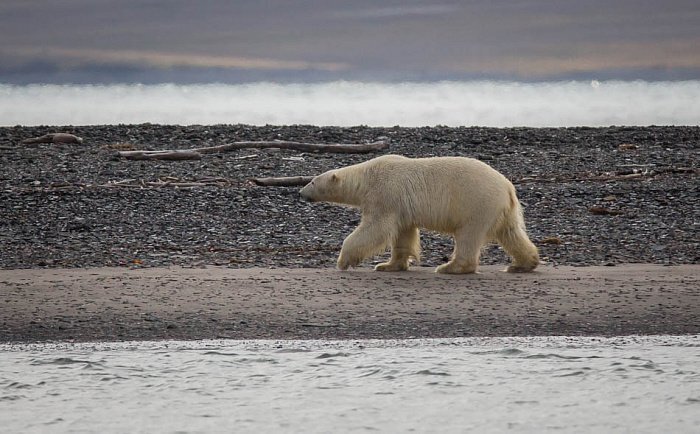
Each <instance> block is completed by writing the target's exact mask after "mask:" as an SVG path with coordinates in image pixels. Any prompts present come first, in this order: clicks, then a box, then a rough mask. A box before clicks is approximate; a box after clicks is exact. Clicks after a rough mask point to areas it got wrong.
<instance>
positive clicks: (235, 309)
mask: <svg viewBox="0 0 700 434" xmlns="http://www.w3.org/2000/svg"><path fill="white" fill-rule="evenodd" d="M502 268H503V267H495V266H485V267H482V268H481V273H479V274H476V275H466V276H444V275H436V274H435V273H433V272H432V269H426V268H416V269H413V270H411V271H409V272H405V273H377V272H373V271H371V270H370V269H360V270H355V271H349V272H339V271H336V270H333V269H284V268H276V269H264V268H252V269H232V268H224V267H213V266H212V267H206V268H178V267H172V268H145V269H127V268H93V269H20V270H2V271H0V297H1V299H2V302H3V308H2V310H0V342H42V341H103V340H108V341H115V340H158V339H204V338H234V339H257V338H274V339H292V338H300V339H315V338H325V339H355V338H357V339H359V338H397V339H398V338H426V337H468V336H526V335H539V336H552V335H603V336H617V335H631V334H698V333H700V289H699V288H700V282H699V280H700V265H680V266H668V267H667V266H661V265H647V264H630V265H622V266H616V267H568V266H561V267H551V266H546V267H542V268H541V269H539V270H538V272H536V273H532V274H508V273H503V272H501V271H500V270H501V269H502Z"/></svg>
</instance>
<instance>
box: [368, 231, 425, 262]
mask: <svg viewBox="0 0 700 434" xmlns="http://www.w3.org/2000/svg"><path fill="white" fill-rule="evenodd" d="M411 258H415V259H416V260H417V261H418V260H420V232H419V231H418V228H416V227H412V228H408V229H405V230H403V231H401V232H399V235H398V236H397V237H396V240H395V241H394V242H393V244H392V246H391V259H390V260H389V262H383V263H381V264H378V265H377V266H376V267H374V269H375V270H376V271H406V270H408V265H409V261H410V259H411Z"/></svg>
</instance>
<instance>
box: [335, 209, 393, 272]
mask: <svg viewBox="0 0 700 434" xmlns="http://www.w3.org/2000/svg"><path fill="white" fill-rule="evenodd" d="M389 236H390V231H389V230H387V225H386V224H385V222H383V221H378V220H372V221H365V220H363V221H362V222H361V223H360V225H359V226H358V227H357V228H355V230H354V231H352V233H351V234H350V235H348V237H347V238H345V241H343V248H342V249H340V256H338V269H340V270H347V269H348V268H349V267H357V266H358V265H360V262H362V261H363V260H364V259H366V258H368V257H370V256H372V255H375V254H377V253H381V252H382V251H384V250H385V249H386V247H387V244H388V240H389Z"/></svg>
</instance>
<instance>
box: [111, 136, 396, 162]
mask: <svg viewBox="0 0 700 434" xmlns="http://www.w3.org/2000/svg"><path fill="white" fill-rule="evenodd" d="M388 147H389V143H388V142H385V141H379V142H373V143H352V144H342V143H337V144H328V143H302V142H289V141H281V140H272V141H253V142H233V143H227V144H224V145H218V146H208V147H204V148H193V149H188V150H164V151H119V152H118V155H119V156H120V157H123V158H126V159H127V160H198V159H200V158H201V155H202V154H216V153H220V152H230V151H236V150H239V149H250V148H256V149H270V148H277V149H291V150H295V151H302V152H330V153H338V154H366V153H369V152H376V151H381V150H383V149H387V148H388Z"/></svg>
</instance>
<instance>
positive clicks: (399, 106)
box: [0, 80, 700, 127]
mask: <svg viewBox="0 0 700 434" xmlns="http://www.w3.org/2000/svg"><path fill="white" fill-rule="evenodd" d="M144 122H151V123H161V124H181V125H189V124H204V125H207V124H236V123H244V124H251V125H265V124H285V125H288V124H313V125H338V126H352V125H368V126H389V127H390V126H395V125H400V126H405V127H416V126H433V125H447V126H474V125H478V126H493V127H510V126H529V127H542V126H551V127H564V126H609V125H637V126H640V125H698V124H699V123H700V81H698V80H695V81H680V82H644V81H633V82H624V81H603V82H598V81H590V82H583V81H569V82H551V83H518V82H491V81H468V82H454V81H452V82H450V81H447V82H428V83H364V82H347V81H339V82H329V83H311V84H275V83H252V84H240V85H225V84H207V85H174V84H163V85H134V84H132V85H105V86H90V85H81V86H78V85H65V86H62V85H39V84H37V85H27V86H14V85H2V84H0V125H5V126H11V125H91V124H117V123H144Z"/></svg>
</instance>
